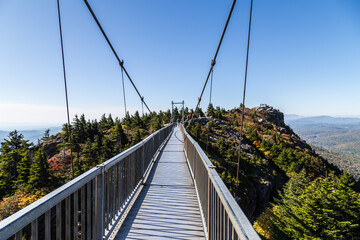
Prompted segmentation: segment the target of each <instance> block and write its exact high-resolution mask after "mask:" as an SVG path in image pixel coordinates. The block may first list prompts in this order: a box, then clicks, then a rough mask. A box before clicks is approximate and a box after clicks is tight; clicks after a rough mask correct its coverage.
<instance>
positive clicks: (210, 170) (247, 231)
mask: <svg viewBox="0 0 360 240" xmlns="http://www.w3.org/2000/svg"><path fill="white" fill-rule="evenodd" d="M180 130H181V132H182V133H183V136H184V143H185V144H184V151H185V154H186V158H187V161H188V165H189V167H190V171H191V175H192V177H193V178H194V182H195V186H196V190H197V192H198V196H199V202H200V204H201V209H202V214H203V216H204V220H205V224H206V226H205V229H206V230H205V232H206V233H207V238H208V239H251V240H253V239H254V240H260V237H259V235H258V234H257V233H256V231H255V229H254V228H253V226H252V225H251V223H250V221H249V220H248V218H247V217H246V215H245V214H244V212H243V211H242V210H241V208H240V206H239V205H238V204H237V202H236V201H235V199H234V198H233V196H232V195H231V193H230V192H229V190H228V188H227V187H226V185H225V184H224V182H223V181H222V180H221V178H220V176H219V174H218V173H217V172H216V169H215V166H214V165H213V164H212V163H211V161H210V160H209V158H208V157H207V156H206V154H205V153H204V151H203V150H202V149H201V147H200V146H199V144H198V143H197V142H196V141H195V140H194V139H193V138H192V137H191V136H190V135H189V134H188V133H187V132H186V130H185V128H184V126H183V125H181V126H180Z"/></svg>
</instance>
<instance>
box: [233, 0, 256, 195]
mask: <svg viewBox="0 0 360 240" xmlns="http://www.w3.org/2000/svg"><path fill="white" fill-rule="evenodd" d="M252 6H253V0H251V4H250V18H249V32H248V41H247V50H246V64H245V79H244V92H243V102H242V111H241V126H240V140H239V155H238V162H237V171H236V180H235V193H234V195H236V193H237V189H238V186H239V166H240V153H241V140H242V133H243V126H244V116H245V94H246V80H247V70H248V61H249V48H250V32H251V16H252Z"/></svg>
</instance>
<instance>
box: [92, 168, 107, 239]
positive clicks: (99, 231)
mask: <svg viewBox="0 0 360 240" xmlns="http://www.w3.org/2000/svg"><path fill="white" fill-rule="evenodd" d="M100 167H101V170H102V172H101V175H99V176H97V178H96V225H94V228H95V227H96V234H95V236H94V239H96V240H98V239H102V237H103V235H104V234H103V233H104V187H105V176H104V175H105V171H104V166H100Z"/></svg>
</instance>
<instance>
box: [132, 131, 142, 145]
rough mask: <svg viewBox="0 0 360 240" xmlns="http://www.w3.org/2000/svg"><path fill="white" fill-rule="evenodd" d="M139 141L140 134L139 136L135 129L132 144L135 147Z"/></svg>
mask: <svg viewBox="0 0 360 240" xmlns="http://www.w3.org/2000/svg"><path fill="white" fill-rule="evenodd" d="M140 141H141V134H140V130H139V128H137V129H136V131H135V134H134V137H133V140H132V144H133V145H135V144H137V143H138V142H140Z"/></svg>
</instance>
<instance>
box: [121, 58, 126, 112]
mask: <svg viewBox="0 0 360 240" xmlns="http://www.w3.org/2000/svg"><path fill="white" fill-rule="evenodd" d="M123 62H124V60H123ZM121 79H122V86H123V96H124V107H125V115H124V117H126V114H127V110H126V96H125V83H124V70H123V69H122V68H121Z"/></svg>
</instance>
